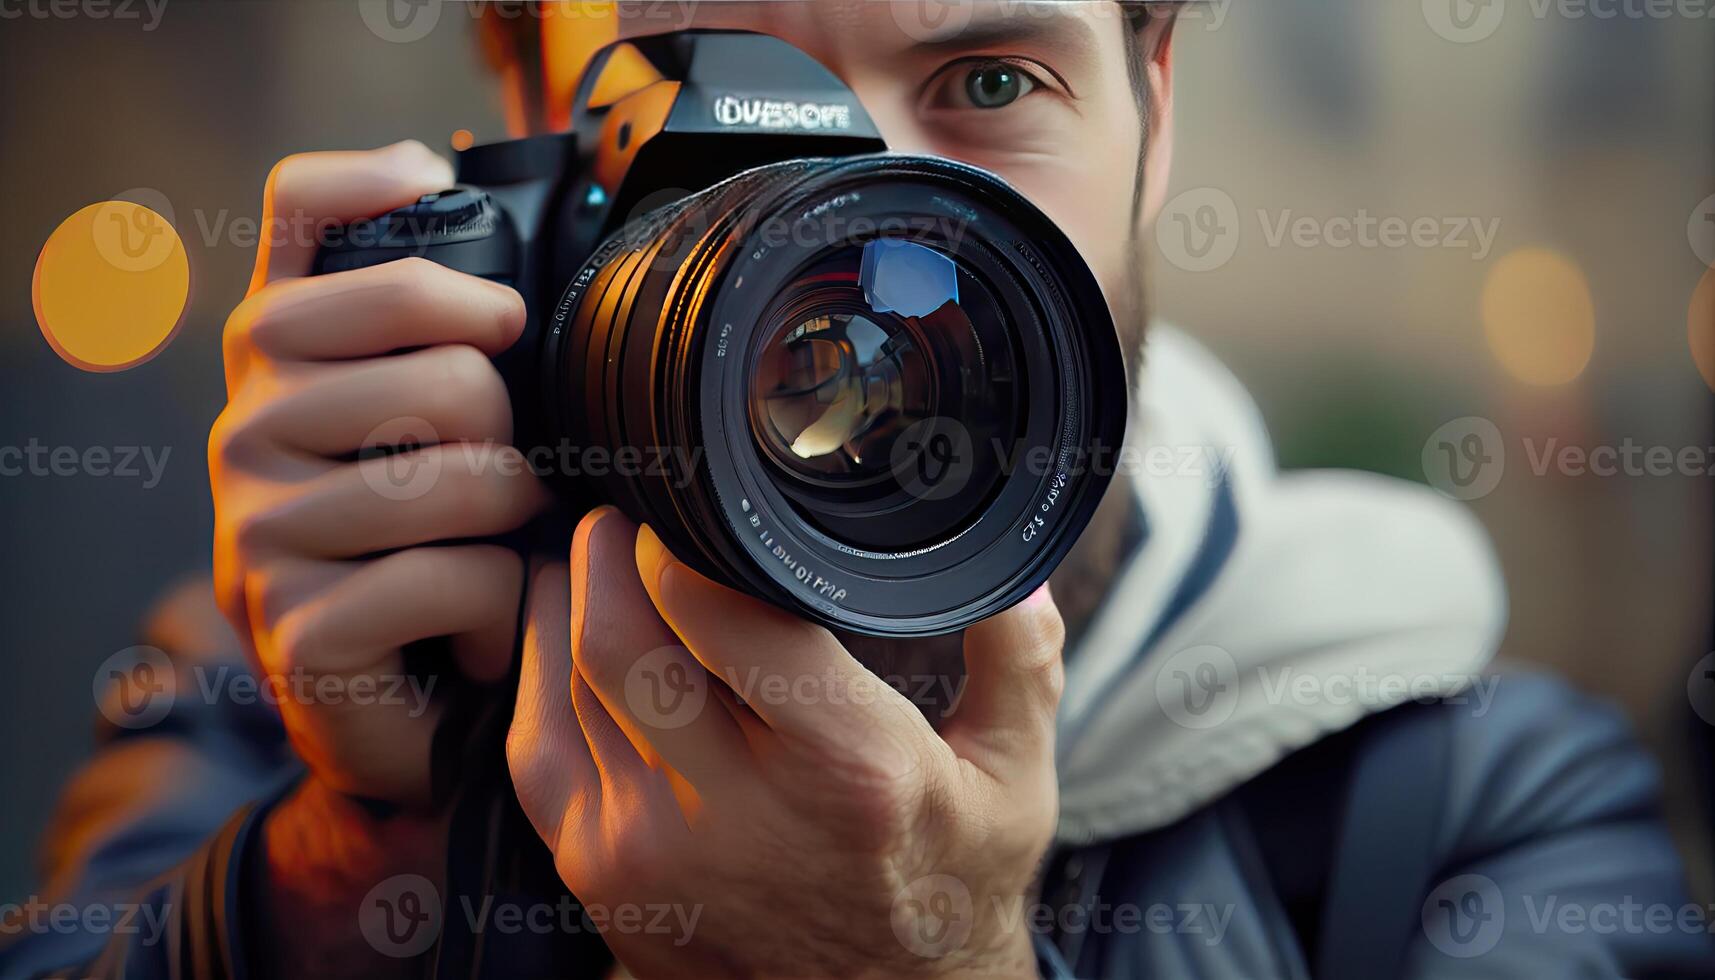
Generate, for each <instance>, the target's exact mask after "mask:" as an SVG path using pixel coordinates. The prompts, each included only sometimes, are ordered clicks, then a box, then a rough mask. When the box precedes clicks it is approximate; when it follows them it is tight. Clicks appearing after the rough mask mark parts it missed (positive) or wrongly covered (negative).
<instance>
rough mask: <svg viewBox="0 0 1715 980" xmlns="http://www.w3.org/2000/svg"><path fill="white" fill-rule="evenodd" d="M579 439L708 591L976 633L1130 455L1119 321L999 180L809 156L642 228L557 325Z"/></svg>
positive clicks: (567, 417)
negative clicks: (1113, 462)
mask: <svg viewBox="0 0 1715 980" xmlns="http://www.w3.org/2000/svg"><path fill="white" fill-rule="evenodd" d="M542 344H543V347H542V359H541V371H542V374H541V379H540V381H541V391H542V395H543V399H542V404H543V406H544V408H545V410H546V411H547V413H548V415H549V420H548V421H549V424H550V426H551V428H552V430H553V432H552V434H553V436H554V438H555V439H556V440H557V441H558V443H559V444H561V445H565V446H572V447H580V448H588V447H599V448H601V449H602V450H603V451H604V453H606V454H608V455H609V457H610V458H611V460H612V461H613V463H614V465H612V466H610V467H607V468H606V469H605V475H604V476H603V477H602V478H601V481H600V490H601V493H602V495H603V496H605V497H606V498H607V499H608V500H610V501H612V502H613V503H615V504H617V505H618V506H619V507H620V508H621V509H622V510H625V511H626V512H627V513H629V514H630V515H631V516H632V517H633V518H635V519H638V520H641V521H646V522H648V523H649V524H650V525H651V526H652V527H654V528H655V529H656V530H657V532H658V533H660V534H661V536H662V538H663V539H664V540H665V541H666V542H667V544H668V546H669V547H671V548H672V549H673V550H674V552H675V553H676V554H678V555H679V556H680V557H681V558H683V559H685V560H686V561H688V562H690V563H692V564H693V565H694V566H696V567H697V568H698V569H699V570H700V571H702V572H704V573H705V574H708V575H710V576H712V577H715V578H717V579H719V580H721V581H724V582H726V583H728V584H730V585H734V586H737V587H740V588H743V589H746V590H748V591H750V592H752V593H754V594H757V595H760V596H762V597H764V598H767V599H769V600H770V601H773V602H775V603H777V604H780V605H782V606H785V607H787V608H790V609H794V610H796V611H799V612H801V613H803V614H805V615H808V616H810V617H811V618H814V619H816V620H819V621H821V622H822V623H824V624H827V625H829V626H833V627H836V628H839V629H844V630H849V631H853V632H859V633H865V634H871V635H880V636H915V635H928V634H936V633H944V632H950V631H953V630H957V629H962V628H964V627H965V626H968V625H970V624H971V623H974V622H976V621H978V620H980V619H983V618H984V617H987V616H989V615H992V614H994V613H996V612H999V611H1000V610H1002V609H1004V608H1006V607H1007V606H1008V605H1011V604H1012V603H1014V602H1016V601H1018V600H1019V599H1022V598H1023V597H1024V596H1026V595H1028V594H1029V593H1030V592H1031V591H1033V590H1034V589H1036V588H1037V587H1038V586H1039V585H1041V584H1042V582H1043V581H1045V580H1046V579H1047V577H1048V575H1049V573H1050V572H1051V571H1053V569H1054V566H1055V565H1057V564H1058V563H1059V561H1060V559H1061V558H1063V557H1064V556H1065V554H1066V552H1067V551H1068V550H1069V549H1070V548H1071V546H1072V543H1073V541H1074V540H1075V539H1076V537H1077V535H1078V534H1079V533H1080V532H1081V531H1082V530H1083V529H1084V527H1085V526H1086V524H1087V523H1088V522H1089V518H1090V515H1091V513H1092V512H1093V511H1094V509H1095V506H1096V503H1097V502H1098V500H1099V499H1100V496H1101V494H1102V491H1103V490H1104V489H1105V488H1106V486H1107V484H1108V481H1109V479H1110V477H1111V472H1110V467H1109V466H1107V465H1104V462H1103V461H1104V460H1108V459H1111V458H1112V453H1113V452H1114V451H1116V450H1117V449H1118V447H1119V445H1120V442H1121V440H1122V438H1123V436H1124V425H1125V415H1126V380H1125V371H1124V366H1123V358H1122V354H1121V351H1120V349H1119V343H1118V339H1117V336H1116V334H1115V331H1114V327H1113V322H1112V320H1111V319H1110V316H1109V313H1108V309H1107V305H1106V303H1105V302H1104V301H1103V298H1102V294H1101V292H1100V289H1099V287H1098V286H1097V284H1096V281H1095V279H1094V277H1093V276H1092V275H1091V273H1090V271H1089V269H1088V267H1087V266H1085V264H1084V263H1083V261H1082V260H1081V259H1080V258H1079V257H1078V254H1077V252H1076V250H1075V249H1074V248H1073V247H1072V245H1071V243H1070V242H1069V241H1068V240H1067V239H1066V238H1065V236H1064V235H1063V234H1062V233H1061V232H1060V231H1059V230H1058V229H1057V228H1056V227H1055V226H1054V224H1053V223H1052V222H1051V221H1049V220H1048V219H1047V218H1046V217H1045V216H1044V215H1042V214H1041V212H1039V211H1037V210H1036V209H1035V208H1034V207H1032V206H1031V205H1030V204H1029V203H1028V202H1027V201H1025V200H1024V199H1023V198H1022V197H1020V196H1019V195H1018V194H1017V193H1016V192H1014V191H1012V190H1011V189H1010V188H1008V187H1007V186H1006V185H1005V184H1004V183H1002V182H1001V181H1000V180H998V179H997V178H995V177H993V176H991V175H989V174H987V173H984V172H982V171H980V170H977V169H974V168H971V167H967V166H964V165H961V164H957V163H954V162H951V161H947V160H942V159H938V158H931V157H914V156H899V155H874V156H862V157H849V158H843V159H817V160H796V161H790V162H787V163H781V164H776V165H772V166H767V167H763V168H760V169H757V170H752V171H748V172H746V173H743V174H740V175H739V176H737V177H734V178H732V179H731V180H728V181H726V182H724V183H722V184H719V185H717V186H715V187H713V188H710V189H709V190H707V191H704V192H702V193H700V194H697V195H694V196H692V197H689V198H686V199H684V200H681V201H678V202H676V203H674V204H672V205H669V206H668V207H665V208H662V209H660V210H658V211H655V212H652V213H649V214H647V215H645V216H643V217H641V218H639V219H637V220H636V221H634V222H632V223H631V224H629V225H628V226H626V227H625V228H623V229H622V230H621V231H619V232H618V233H617V234H616V235H615V236H613V237H612V238H611V239H609V240H608V241H607V242H606V243H605V244H604V245H603V246H602V247H601V248H599V249H598V250H597V251H596V253H595V254H594V256H593V257H592V258H591V259H590V261H589V262H588V263H587V264H586V265H585V266H584V268H583V269H582V270H581V271H580V272H579V273H578V274H577V276H576V277H575V278H574V279H573V281H572V283H571V284H570V286H569V287H568V288H567V289H566V292H565V294H564V296H563V298H562V299H561V301H560V303H559V305H558V307H557V308H556V309H555V310H554V312H553V315H552V317H551V318H550V319H549V320H548V321H547V322H546V323H545V324H544V327H543V341H542Z"/></svg>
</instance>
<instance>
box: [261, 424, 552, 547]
mask: <svg viewBox="0 0 1715 980" xmlns="http://www.w3.org/2000/svg"><path fill="white" fill-rule="evenodd" d="M549 499H550V498H549V494H548V491H547V488H546V487H545V486H544V485H543V484H542V481H541V480H540V479H538V478H537V477H536V475H535V474H534V473H532V472H530V469H529V467H528V466H527V465H526V462H525V460H524V457H523V454H521V453H520V452H519V451H518V450H516V449H514V448H512V447H511V446H497V445H492V444H477V443H447V444H442V445H435V446H428V447H426V448H423V449H414V450H410V451H407V452H402V453H398V454H396V455H392V456H384V457H377V458H374V459H365V460H360V461H358V462H356V463H352V464H349V465H346V466H339V467H336V468H334V469H332V470H330V471H329V472H327V473H325V474H323V475H321V476H318V477H316V478H314V479H313V480H312V481H311V483H310V485H309V486H308V487H306V488H303V489H302V490H301V491H300V492H298V493H295V494H292V495H290V497H289V499H287V500H286V502H285V503H283V504H281V505H279V506H277V507H275V508H274V509H272V510H268V511H262V512H259V513H258V514H257V516H255V517H254V518H252V519H251V520H250V521H249V522H248V523H247V524H246V525H245V527H244V528H243V529H242V530H241V531H240V532H239V535H240V539H241V540H240V547H242V548H244V549H245V550H246V551H247V552H249V553H252V554H255V553H268V552H272V551H279V550H284V551H289V552H292V553H294V554H299V555H305V556H308V557H314V558H355V557H360V556H363V555H369V554H373V553H375V552H379V551H387V550H390V549H393V548H408V547H411V546H412V545H419V544H427V543H430V542H434V541H449V540H457V539H460V538H480V537H492V536H494V535H498V534H505V533H507V532H509V531H513V530H516V529H517V528H519V527H521V526H523V524H524V523H525V522H526V521H528V520H529V519H530V518H531V517H532V516H533V515H534V514H536V513H537V512H539V511H540V510H542V509H543V508H544V507H546V506H547V504H548V501H549Z"/></svg>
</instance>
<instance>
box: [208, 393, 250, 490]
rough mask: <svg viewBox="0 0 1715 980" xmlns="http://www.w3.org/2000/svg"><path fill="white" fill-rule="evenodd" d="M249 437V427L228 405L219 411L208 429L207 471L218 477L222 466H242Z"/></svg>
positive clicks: (247, 449)
mask: <svg viewBox="0 0 1715 980" xmlns="http://www.w3.org/2000/svg"><path fill="white" fill-rule="evenodd" d="M251 438H252V436H251V433H250V431H249V427H248V426H247V425H246V424H245V423H244V420H243V419H241V418H239V417H238V416H237V415H235V414H234V413H233V410H232V408H231V407H230V406H229V407H228V408H227V409H226V410H225V411H223V412H221V413H220V415H219V416H218V417H217V418H216V419H215V420H214V424H213V425H212V426H210V427H209V430H208V465H209V472H210V473H213V474H216V475H217V477H218V474H219V473H220V471H221V470H222V469H224V468H228V467H237V466H243V465H244V463H245V462H246V461H247V459H248V458H249V453H250V440H251Z"/></svg>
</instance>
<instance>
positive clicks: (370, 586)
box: [249, 545, 522, 802]
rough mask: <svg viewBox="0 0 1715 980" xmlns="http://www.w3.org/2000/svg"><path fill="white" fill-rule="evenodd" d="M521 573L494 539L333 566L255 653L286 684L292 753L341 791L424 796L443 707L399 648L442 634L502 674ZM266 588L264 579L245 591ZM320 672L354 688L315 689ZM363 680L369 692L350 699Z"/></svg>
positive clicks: (484, 673) (283, 702) (478, 675)
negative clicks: (334, 571)
mask: <svg viewBox="0 0 1715 980" xmlns="http://www.w3.org/2000/svg"><path fill="white" fill-rule="evenodd" d="M307 564H309V563H306V565H307ZM312 574H313V573H312ZM521 576H522V572H521V571H520V569H519V560H518V558H517V556H515V555H513V554H512V553H511V552H509V551H506V550H505V549H503V548H498V547H492V546H480V545H476V546H469V547H464V548H418V549H413V550H411V551H405V552H400V553H398V554H396V555H390V556H388V557H386V558H382V559H379V560H376V561H373V562H369V563H366V564H364V565H363V566H361V567H360V568H359V569H358V570H357V571H355V572H352V573H350V574H348V575H345V576H344V577H337V576H335V577H334V578H333V579H332V581H333V582H334V584H333V587H331V588H328V589H326V590H325V591H323V592H321V593H320V594H318V595H316V596H314V597H312V598H310V599H308V600H306V601H302V602H300V603H299V604H298V605H296V606H295V607H293V609H292V611H291V612H290V613H289V614H288V615H287V616H286V617H284V618H283V619H281V620H280V621H279V622H278V625H277V627H276V628H275V629H273V630H270V631H268V632H267V633H265V634H264V635H263V636H262V637H261V639H260V642H259V644H258V653H259V655H260V658H261V662H262V665H263V669H264V671H265V672H266V673H267V674H268V675H270V676H272V677H275V678H279V679H281V680H282V681H283V682H285V683H286V685H287V687H286V689H285V692H284V693H283V694H282V696H281V699H280V702H279V703H280V710H281V713H282V715H283V716H284V717H285V721H286V728H287V730H288V731H289V732H290V733H291V734H292V742H293V746H294V747H295V748H296V749H297V751H298V753H299V754H300V755H301V756H302V757H303V758H304V760H305V761H306V762H307V763H308V764H309V765H310V766H312V767H314V771H316V772H317V773H320V774H322V775H323V777H324V778H327V779H328V780H330V782H331V783H332V784H333V786H334V788H335V789H337V790H339V791H340V792H343V793H347V794H350V795H354V796H360V797H366V798H376V799H387V800H398V801H405V802H422V801H426V799H427V797H428V795H429V792H430V786H431V781H430V756H431V747H432V744H433V740H434V735H435V729H436V727H437V726H438V724H439V722H440V718H441V715H442V714H443V712H444V710H445V709H444V703H443V702H442V701H441V700H440V699H437V698H435V697H434V692H435V690H436V687H437V686H438V684H437V681H438V678H437V677H436V676H435V675H433V674H430V675H428V676H422V675H418V674H414V673H410V672H408V671H407V669H406V665H405V660H404V655H403V653H402V650H401V648H402V647H403V646H404V645H405V644H408V643H412V642H415V641H417V640H423V639H428V638H430V637H434V636H450V637H452V638H453V649H454V656H455V659H456V661H457V662H458V663H459V664H460V666H461V667H462V668H463V669H465V670H467V671H468V672H469V676H471V677H473V678H475V679H478V680H492V679H496V678H498V677H503V676H505V673H506V667H507V661H508V659H509V658H510V653H511V639H510V636H511V632H512V630H513V628H514V623H515V619H516V615H517V602H518V598H517V597H518V593H517V588H518V585H519V580H520V578H521ZM268 591H269V590H268V589H267V588H266V585H265V584H263V585H261V586H259V587H257V588H253V589H250V590H249V594H250V595H251V596H252V597H261V596H265V595H267V593H268ZM253 601H258V602H260V601H261V600H260V599H259V598H253ZM330 677H335V678H341V679H343V684H342V685H341V688H342V689H343V690H347V691H349V692H350V693H351V695H352V696H351V697H336V698H332V699H327V698H324V697H322V694H321V693H320V692H322V690H323V685H324V683H325V682H326V679H327V678H330ZM359 685H362V687H360V686H359ZM364 690H369V691H371V692H372V693H373V696H369V697H362V698H360V697H358V695H359V693H360V692H361V691H364Z"/></svg>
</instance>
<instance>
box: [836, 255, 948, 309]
mask: <svg viewBox="0 0 1715 980" xmlns="http://www.w3.org/2000/svg"><path fill="white" fill-rule="evenodd" d="M858 282H859V284H860V285H861V286H862V287H863V297H864V300H865V301H866V302H867V303H869V305H870V309H872V310H874V311H875V312H877V313H897V314H899V315H900V316H903V317H924V316H928V315H929V314H931V313H933V312H935V311H936V310H938V309H940V308H941V307H943V306H945V305H946V304H948V303H958V301H959V269H958V266H956V265H954V264H953V260H952V259H950V258H948V257H946V256H945V255H942V254H941V253H940V252H937V251H935V250H934V249H932V248H929V247H927V246H924V245H919V244H917V243H916V242H908V241H903V240H900V239H897V238H878V239H876V240H875V241H873V242H870V243H869V244H867V245H865V246H864V247H863V265H862V267H861V268H860V270H859V272H858Z"/></svg>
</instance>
